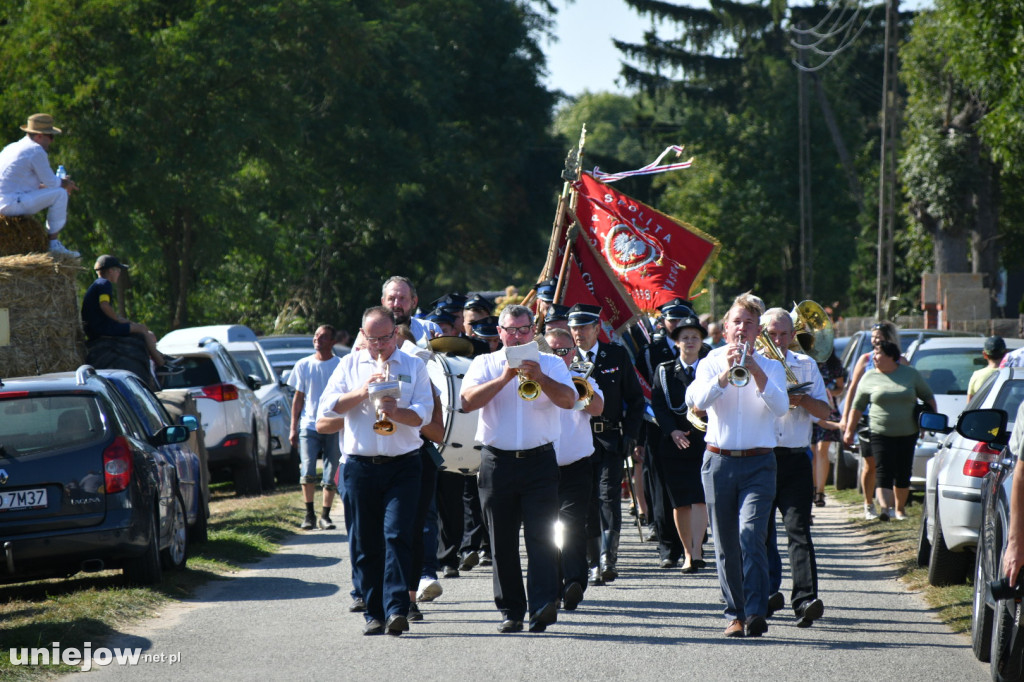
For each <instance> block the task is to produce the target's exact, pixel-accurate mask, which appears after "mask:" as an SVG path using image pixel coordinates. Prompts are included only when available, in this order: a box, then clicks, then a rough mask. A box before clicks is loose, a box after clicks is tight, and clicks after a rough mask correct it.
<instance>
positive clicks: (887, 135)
mask: <svg viewBox="0 0 1024 682" xmlns="http://www.w3.org/2000/svg"><path fill="white" fill-rule="evenodd" d="M898 17H899V0H886V3H885V55H884V57H885V60H884V63H885V66H884V68H883V70H882V143H881V164H880V167H879V173H878V177H879V180H878V263H877V268H876V270H877V277H878V281H877V284H876V288H875V316H876V319H878V320H882V318H883V316H884V307H883V302H887V301H888V300H889V297H891V296H892V295H893V286H894V282H895V276H894V268H895V255H894V240H895V234H896V133H897V127H898V123H899V112H898V110H897V94H898V92H897V86H898V78H897V74H898V63H897V46H898V42H899V34H898V31H899V19H898Z"/></svg>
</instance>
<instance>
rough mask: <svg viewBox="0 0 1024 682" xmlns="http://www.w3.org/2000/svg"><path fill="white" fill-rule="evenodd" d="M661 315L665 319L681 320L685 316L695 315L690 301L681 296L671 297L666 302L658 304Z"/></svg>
mask: <svg viewBox="0 0 1024 682" xmlns="http://www.w3.org/2000/svg"><path fill="white" fill-rule="evenodd" d="M658 310H660V311H661V316H662V317H664V318H665V319H666V320H682V319H683V318H686V317H696V316H697V315H696V314H695V313H694V312H693V307H692V306H691V305H690V302H689V301H687V300H686V299H682V298H673V299H672V300H671V301H669V302H668V303H663V304H661V305H660V306H658Z"/></svg>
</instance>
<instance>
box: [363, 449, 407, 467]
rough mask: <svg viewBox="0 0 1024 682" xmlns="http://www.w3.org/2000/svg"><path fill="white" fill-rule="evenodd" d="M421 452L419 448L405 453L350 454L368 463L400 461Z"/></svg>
mask: <svg viewBox="0 0 1024 682" xmlns="http://www.w3.org/2000/svg"><path fill="white" fill-rule="evenodd" d="M418 454H420V451H419V450H413V451H412V452H407V453H405V454H404V455H349V457H354V458H356V459H357V460H359V461H360V462H364V463H366V464H387V463H388V462H400V461H401V460H403V459H408V458H409V457H412V456H414V455H418Z"/></svg>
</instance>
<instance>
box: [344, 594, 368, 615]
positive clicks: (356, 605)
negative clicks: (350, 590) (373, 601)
mask: <svg viewBox="0 0 1024 682" xmlns="http://www.w3.org/2000/svg"><path fill="white" fill-rule="evenodd" d="M348 610H349V611H351V612H352V613H362V612H363V611H365V610H366V602H364V601H363V599H362V597H356V598H355V599H353V600H352V603H351V604H349V606H348Z"/></svg>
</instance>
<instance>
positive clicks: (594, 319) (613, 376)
mask: <svg viewBox="0 0 1024 682" xmlns="http://www.w3.org/2000/svg"><path fill="white" fill-rule="evenodd" d="M600 319H601V308H600V306H595V305H585V304H582V303H577V304H576V305H574V306H573V307H572V308H570V309H569V330H570V331H571V332H572V336H573V339H574V340H575V341H576V348H577V350H576V358H577V359H580V360H585V361H587V362H593V363H594V365H595V366H594V371H593V373H592V374H591V376H593V377H594V378H595V379H597V383H598V385H599V386H600V387H601V392H602V393H603V394H604V410H603V412H602V413H601V415H600V416H598V417H592V418H591V420H590V427H591V430H592V431H593V434H594V454H593V455H592V457H591V462H592V464H593V466H594V481H595V494H594V499H593V501H592V502H591V510H590V513H589V515H588V523H587V526H588V527H587V535H588V542H589V543H590V545H591V547H590V549H591V553H592V551H593V549H595V547H594V545H595V544H596V540H597V537H598V534H599V533H600V557H599V559H600V560H599V561H598V557H595V556H591V557H590V564H591V572H590V578H589V580H590V584H591V585H602V584H604V582H605V581H610V580H615V578H617V577H618V575H619V574H618V570H617V569H616V566H615V564H616V561H617V559H618V553H619V532H620V531H621V529H622V476H623V472H624V470H625V460H626V456H627V453H632V452H633V448H634V446H635V445H636V442H637V437H638V436H639V435H640V425H641V424H642V423H643V414H644V409H645V406H646V404H645V402H644V394H643V390H642V389H641V388H640V381H639V380H638V379H637V376H636V372H635V370H634V369H633V363H632V362H630V359H629V354H628V353H626V349H625V348H623V347H622V346H620V345H618V344H615V343H600V342H598V340H597V336H598V332H599V331H600Z"/></svg>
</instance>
